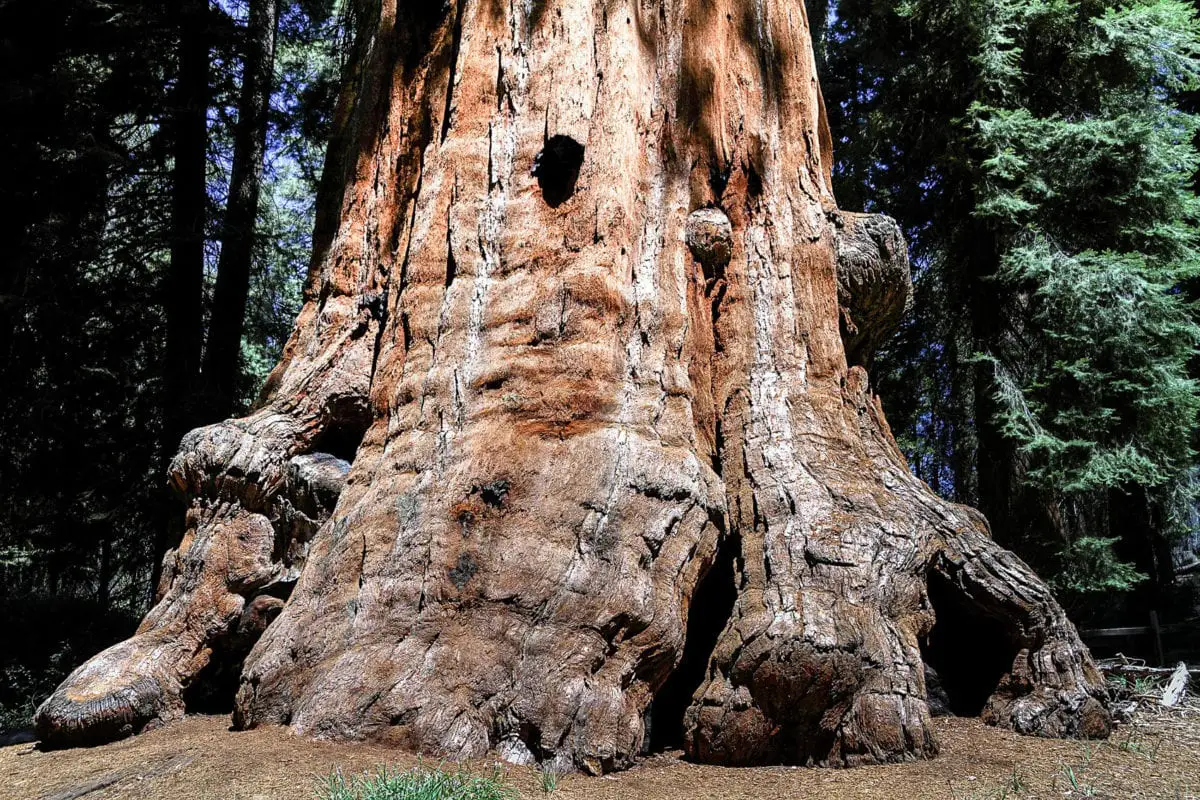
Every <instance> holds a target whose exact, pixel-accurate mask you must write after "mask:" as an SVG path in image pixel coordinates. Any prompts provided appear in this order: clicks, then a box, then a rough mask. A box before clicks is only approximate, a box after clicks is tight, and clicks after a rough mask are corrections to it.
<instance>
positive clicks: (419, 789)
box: [316, 765, 517, 800]
mask: <svg viewBox="0 0 1200 800" xmlns="http://www.w3.org/2000/svg"><path fill="white" fill-rule="evenodd" d="M516 798H517V793H516V791H515V790H514V789H513V788H512V787H511V786H509V785H508V784H507V783H506V782H505V780H504V776H503V775H501V773H500V771H499V770H493V771H492V773H491V774H490V775H476V774H474V773H472V772H470V771H468V770H466V769H464V768H461V767H460V768H459V769H457V770H454V771H449V770H446V769H443V768H442V767H439V768H437V769H426V768H425V767H423V766H420V765H418V766H417V767H414V768H413V769H410V770H407V771H399V770H392V769H389V768H387V767H381V768H380V769H379V770H377V771H376V772H375V773H373V774H372V773H368V774H365V775H359V776H355V777H352V778H347V777H346V776H345V775H343V774H342V772H341V770H335V771H334V772H332V773H330V774H329V775H326V776H325V777H324V778H322V779H321V780H320V782H319V783H318V785H317V790H316V800H516Z"/></svg>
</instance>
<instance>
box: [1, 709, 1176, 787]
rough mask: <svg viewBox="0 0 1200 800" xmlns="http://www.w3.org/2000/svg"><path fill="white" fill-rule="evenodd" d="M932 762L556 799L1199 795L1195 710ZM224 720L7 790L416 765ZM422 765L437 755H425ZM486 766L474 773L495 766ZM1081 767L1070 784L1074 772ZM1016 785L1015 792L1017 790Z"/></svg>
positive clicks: (964, 742) (975, 745) (10, 751)
mask: <svg viewBox="0 0 1200 800" xmlns="http://www.w3.org/2000/svg"><path fill="white" fill-rule="evenodd" d="M936 726H937V734H938V738H939V739H940V740H941V743H942V754H941V756H940V757H938V758H937V759H934V760H932V761H922V762H915V763H909V764H900V765H895V766H878V767H864V768H860V769H855V770H823V769H791V768H774V769H723V768H718V767H706V766H698V765H695V764H689V763H687V762H685V761H682V760H681V759H680V757H679V754H678V753H667V754H662V755H657V756H653V757H651V758H648V759H646V760H644V761H643V762H641V763H640V764H639V765H638V766H637V767H636V768H635V769H632V770H630V771H628V772H624V773H621V774H618V775H613V776H609V777H605V778H588V777H583V776H576V775H569V776H565V777H562V778H560V779H559V783H558V788H557V790H556V791H555V792H554V794H553V796H554V797H556V798H561V800H576V799H578V800H610V799H611V800H618V799H619V800H660V799H661V800H677V799H682V798H686V799H688V800H717V798H720V800H738V799H739V798H831V799H833V800H849V799H850V798H858V799H861V800H885V799H886V800H897V799H899V800H938V799H940V798H948V799H949V800H998V799H999V798H1010V799H1012V798H1063V797H1068V798H1071V797H1094V798H1108V800H1126V799H1127V798H1130V799H1132V798H1172V799H1173V798H1188V799H1190V800H1196V799H1197V798H1200V705H1192V706H1190V707H1187V708H1185V709H1183V710H1181V711H1176V712H1172V713H1170V714H1167V713H1160V714H1155V715H1143V716H1142V717H1140V718H1139V719H1138V720H1137V721H1136V722H1135V724H1133V725H1126V726H1123V727H1121V728H1119V729H1118V732H1117V734H1116V735H1115V736H1114V737H1113V738H1112V739H1111V740H1109V741H1108V742H1103V743H1096V742H1093V743H1090V744H1084V743H1080V742H1068V741H1050V740H1044V739H1031V738H1025V737H1021V736H1017V735H1015V734H1012V733H1009V732H1007V731H1001V730H996V729H994V728H989V727H987V726H985V725H983V724H982V723H980V722H979V721H978V720H972V719H943V720H938V721H936ZM228 728H229V723H228V719H227V718H226V717H189V718H188V719H186V720H184V721H182V722H179V723H175V724H173V725H169V726H167V727H164V728H161V729H159V730H155V731H152V732H149V733H146V734H144V735H142V736H138V737H135V738H133V739H130V740H127V741H124V742H119V743H117V744H112V745H107V746H104V747H96V748H91V749H78V750H63V751H54V752H42V751H40V750H38V749H37V748H36V746H35V745H32V744H22V745H15V746H11V747H5V748H2V749H0V798H6V799H7V798H12V800H77V798H85V799H86V800H109V799H110V798H138V800H284V799H287V800H311V798H312V797H313V792H314V786H315V783H316V781H317V779H318V778H319V776H322V775H325V774H328V773H329V772H330V771H331V770H333V769H335V768H340V769H341V770H342V771H343V772H344V773H346V774H354V773H358V772H364V771H371V770H374V769H376V768H378V767H380V766H383V765H387V766H390V767H393V768H407V767H410V766H413V765H415V764H416V763H417V759H416V758H414V757H412V756H409V755H407V754H404V753H399V752H396V751H395V750H392V749H389V748H386V747H381V746H377V745H365V744H332V743H328V742H319V741H312V740H309V739H304V738H301V737H298V736H295V735H292V734H291V733H289V732H288V731H287V730H286V729H283V728H262V729H258V730H254V731H248V732H241V733H235V732H231V731H230V730H229V729H228ZM426 763H427V764H429V763H430V762H428V761H426ZM492 767H493V764H492V763H491V762H476V763H473V764H471V765H470V768H472V769H476V770H490V769H492ZM502 769H503V770H504V771H505V773H506V774H507V776H508V779H509V781H510V782H511V783H512V785H514V786H515V787H516V788H517V789H518V790H519V791H520V792H521V794H522V797H525V798H536V797H544V796H545V795H544V793H543V790H542V783H541V778H540V775H539V774H538V773H537V772H536V771H535V770H533V769H528V768H519V767H511V766H510V767H503V768H502ZM1068 770H1070V771H1071V772H1072V773H1073V774H1074V778H1075V781H1074V785H1073V784H1072V781H1071V778H1070V776H1069V775H1068ZM1017 786H1019V789H1018V788H1015V787H1017Z"/></svg>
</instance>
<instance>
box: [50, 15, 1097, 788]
mask: <svg viewBox="0 0 1200 800" xmlns="http://www.w3.org/2000/svg"><path fill="white" fill-rule="evenodd" d="M358 12H359V20H360V23H359V24H360V27H361V30H360V36H359V39H358V45H357V51H358V55H357V57H356V59H355V61H354V63H353V67H352V69H351V72H350V75H349V76H348V81H347V84H346V89H345V90H344V92H343V97H342V101H341V104H340V109H339V114H338V120H337V125H338V128H337V130H338V135H337V138H336V140H335V142H334V144H333V147H332V148H331V155H330V160H329V165H328V169H327V176H326V189H325V191H324V196H323V198H322V213H321V218H320V220H319V222H318V228H317V233H316V241H317V246H316V253H315V255H314V261H313V271H312V275H311V278H310V280H309V285H308V290H307V292H308V293H307V302H306V305H305V307H304V310H303V312H302V314H301V316H300V319H299V321H298V323H297V326H296V330H295V333H294V335H293V337H292V340H291V342H290V343H289V345H288V347H287V351H286V353H285V355H284V358H283V361H282V363H281V364H280V365H279V367H278V368H277V369H276V370H275V372H274V374H273V375H272V377H271V379H270V381H269V384H268V387H267V389H266V390H265V392H264V395H263V399H262V401H261V402H260V404H259V407H258V410H257V411H256V412H255V413H253V414H252V415H251V416H250V417H248V418H246V419H240V420H233V421H230V422H227V423H224V424H222V425H218V426H215V427H211V428H207V429H203V430H199V431H195V432H193V433H191V434H190V435H189V436H188V437H187V438H186V439H185V440H184V442H183V447H182V450H181V452H180V454H179V455H178V457H177V458H176V460H175V463H174V465H173V468H172V476H171V477H172V480H173V481H174V483H175V485H176V486H178V488H179V489H180V491H181V492H182V493H183V494H184V495H185V496H186V497H187V498H188V500H189V503H190V509H189V511H188V528H187V534H186V536H185V537H184V540H183V542H182V543H181V544H180V546H179V548H178V549H177V550H176V551H175V552H174V553H172V554H171V555H170V556H169V557H168V564H167V569H166V570H165V573H166V577H165V578H164V583H163V587H162V589H161V592H162V595H161V600H160V602H159V604H158V605H157V606H156V607H155V609H154V610H153V611H152V612H151V613H150V615H149V616H148V617H147V619H146V621H145V622H144V623H143V625H142V627H141V629H140V631H139V632H138V634H137V635H136V636H135V637H134V638H132V639H130V640H129V641H127V642H124V643H122V644H120V645H117V646H116V647H114V648H112V649H111V650H108V651H106V652H105V653H102V654H100V655H99V656H97V657H96V658H94V659H93V660H92V661H90V662H89V663H87V664H85V665H84V666H83V667H81V668H80V669H79V670H78V671H76V673H75V674H73V675H72V676H71V677H70V678H68V680H67V681H66V682H65V683H64V684H63V686H62V687H61V688H60V689H59V690H58V692H57V693H56V694H55V695H54V696H53V697H52V698H51V699H50V700H48V701H47V702H46V704H45V705H44V706H43V707H42V708H41V709H40V711H39V713H38V719H37V722H38V730H39V732H40V734H41V736H42V738H43V740H44V741H45V742H46V743H47V744H50V745H70V744H76V743H87V742H96V741H101V740H105V739H110V738H113V737H116V736H121V735H125V734H128V733H131V732H136V731H138V730H140V729H142V728H144V727H145V726H147V725H149V724H156V723H158V722H160V721H162V720H167V719H171V718H173V717H177V716H179V715H180V714H182V713H183V711H184V709H185V708H186V707H187V705H188V702H189V697H191V696H193V695H194V693H196V692H197V691H199V689H200V688H201V687H203V686H205V685H206V682H208V683H210V684H211V683H212V682H213V681H217V680H218V678H219V676H221V675H225V676H226V677H228V676H229V675H230V674H232V675H234V676H236V675H237V668H238V665H240V664H242V662H243V660H244V666H242V668H241V672H240V685H238V681H237V679H236V678H235V680H234V681H233V683H232V684H230V685H229V687H228V689H227V691H228V693H229V694H230V695H232V693H233V691H234V689H233V686H234V685H238V686H237V689H236V703H235V706H234V710H233V716H234V722H235V725H236V726H238V727H243V728H245V727H252V726H255V725H261V724H267V723H282V724H286V725H290V726H291V727H292V728H293V729H295V730H296V731H298V732H301V733H305V734H310V735H315V736H322V737H330V738H338V739H357V738H370V739H375V740H382V741H386V742H392V743H395V744H396V745H397V746H402V747H406V748H411V749H416V750H421V751H424V752H427V753H431V754H442V755H448V756H451V757H457V756H479V755H482V754H484V753H485V752H487V751H488V750H489V749H493V750H496V751H498V752H499V753H500V754H501V755H502V756H504V757H506V758H508V759H510V760H513V761H517V762H533V761H538V762H541V763H543V764H547V765H549V766H550V767H552V768H555V769H568V768H569V769H583V770H586V771H589V772H593V773H598V772H605V771H609V770H614V769H620V768H622V767H625V766H627V765H629V764H630V763H631V762H632V760H633V759H634V758H635V757H636V756H637V755H638V754H639V752H641V751H642V750H643V749H644V748H645V747H647V746H658V745H671V744H676V743H678V744H682V745H683V746H684V747H685V748H686V750H687V752H688V753H689V754H690V755H691V757H693V758H696V759H699V760H702V761H706V762H711V763H720V764H743V765H748V764H781V763H789V764H809V763H811V764H829V765H855V764H865V763H875V762H886V761H897V760H904V759H910V758H914V757H927V756H930V755H932V754H934V753H935V752H936V749H937V744H936V742H935V740H934V737H933V734H932V731H931V726H930V714H929V710H928V704H927V700H926V697H927V691H926V690H927V687H926V662H928V663H929V664H931V665H933V666H934V667H936V669H937V671H938V672H939V673H940V674H941V683H942V685H943V686H944V688H945V691H946V694H947V695H948V696H949V701H950V703H951V705H952V707H953V708H954V710H956V711H957V712H958V713H974V714H982V715H983V716H984V717H985V718H986V719H987V720H988V721H990V722H993V723H995V724H997V725H1004V726H1007V727H1011V728H1013V729H1015V730H1018V731H1020V732H1022V733H1030V734H1042V735H1048V736H1095V735H1103V734H1105V733H1106V732H1107V731H1108V728H1109V716H1108V713H1107V711H1106V710H1105V699H1106V694H1105V690H1104V687H1103V682H1102V680H1101V677H1100V675H1099V674H1098V673H1097V671H1096V669H1095V667H1094V665H1093V663H1092V661H1091V658H1090V656H1089V654H1088V652H1087V650H1086V648H1085V647H1084V646H1083V645H1082V644H1081V643H1080V640H1079V638H1078V636H1077V634H1076V632H1075V629H1074V628H1073V627H1072V625H1071V623H1070V622H1069V621H1068V620H1067V618H1066V616H1065V614H1064V613H1063V611H1062V609H1061V608H1060V607H1059V605H1058V604H1057V603H1056V602H1055V600H1054V599H1053V597H1052V596H1051V594H1050V592H1049V591H1048V589H1047V588H1046V586H1045V585H1044V584H1043V583H1042V582H1041V581H1040V580H1039V579H1038V578H1037V577H1036V576H1035V575H1034V574H1033V573H1032V572H1030V570H1029V569H1028V568H1027V567H1026V566H1025V565H1024V564H1023V563H1022V562H1021V561H1020V560H1018V559H1017V558H1015V557H1014V556H1012V555H1011V554H1009V553H1007V552H1005V551H1004V550H1002V549H1000V548H999V547H997V546H996V545H995V544H994V543H993V542H992V540H991V539H990V537H989V535H988V530H987V525H986V523H985V522H984V520H983V519H982V518H981V517H980V516H979V515H978V514H977V513H975V512H973V511H972V510H970V509H967V508H962V507H957V506H953V505H951V504H949V503H947V502H945V501H943V500H941V499H939V498H938V497H936V496H935V495H934V494H933V493H932V492H930V490H929V489H928V488H927V487H926V486H925V485H924V484H922V483H921V482H919V481H918V480H916V479H914V478H913V476H912V475H911V474H910V473H909V471H908V470H907V469H906V466H905V463H904V459H903V457H902V455H901V454H900V452H899V450H898V449H897V447H896V445H895V442H894V441H893V439H892V437H891V434H890V433H889V430H888V427H887V423H886V422H885V421H884V418H883V414H882V412H881V410H880V405H879V403H878V401H877V399H876V398H875V397H874V396H873V395H872V393H871V390H870V388H869V385H868V378H867V372H866V371H865V370H866V367H867V366H869V364H870V360H871V353H872V352H873V350H874V348H875V347H877V346H878V345H879V343H880V342H881V341H883V340H884V339H885V337H886V336H887V335H888V334H889V333H890V332H891V330H892V329H893V328H894V326H895V325H896V323H897V322H898V320H899V319H900V317H901V315H902V314H903V313H904V310H905V308H906V307H907V305H908V304H909V303H910V301H911V289H910V279H909V270H908V261H907V256H906V255H905V250H904V244H903V241H902V239H901V236H900V233H899V231H898V229H897V227H896V225H895V223H894V222H892V221H891V220H889V219H887V218H884V217H877V216H866V215H854V214H847V213H843V212H841V211H839V210H838V209H837V207H836V205H835V202H834V198H833V195H832V193H831V190H830V164H831V153H830V142H831V139H830V135H829V131H828V128H827V125H826V122H825V118H824V113H823V108H822V100H821V94H820V89H819V87H818V85H817V79H816V75H815V74H814V66H813V54H812V49H811V43H810V40H809V30H808V25H807V22H806V19H805V10H804V4H803V2H801V0H664V1H663V2H654V3H647V2H640V1H638V0H547V1H546V2H542V1H540V0H538V1H536V2H535V1H534V0H517V1H516V2H497V0H455V2H446V3H437V2H430V1H429V0H382V1H381V2H380V1H379V0H377V2H375V3H374V4H372V3H370V2H362V3H360V4H359V8H358ZM343 484H344V488H343ZM339 493H340V496H339ZM285 601H286V602H285ZM256 640H257V641H256ZM251 646H252V648H253V649H250V648H251ZM247 653H248V655H247Z"/></svg>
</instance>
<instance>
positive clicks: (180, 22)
mask: <svg viewBox="0 0 1200 800" xmlns="http://www.w3.org/2000/svg"><path fill="white" fill-rule="evenodd" d="M172 16H173V22H174V24H175V28H176V31H177V35H178V47H179V62H178V64H179V72H178V76H177V83H176V85H175V91H174V97H173V109H172V118H171V125H170V132H171V136H172V146H171V150H172V157H173V161H174V165H173V167H172V170H171V259H170V265H169V267H168V271H167V277H166V280H165V281H164V285H163V309H164V311H165V312H166V313H165V316H166V327H167V342H166V363H165V364H164V369H163V394H162V400H163V433H162V449H163V457H164V460H167V459H169V458H170V456H171V454H172V453H174V452H175V450H176V448H178V446H179V441H180V439H181V438H182V437H183V434H185V433H187V431H188V430H189V429H190V428H191V427H192V426H193V425H194V424H196V419H197V407H198V405H199V390H200V359H201V352H202V348H203V343H204V319H203V302H204V221H205V206H206V204H207V200H208V196H207V191H208V187H207V179H206V178H207V172H206V170H207V166H208V105H209V100H210V95H211V87H210V85H209V60H208V59H209V34H210V28H209V8H208V0H179V2H178V3H177V4H176V5H175V6H174V7H173V9H172ZM162 505H163V508H164V511H163V519H162V522H161V523H160V524H159V526H158V527H159V531H160V533H159V534H158V537H157V539H158V541H157V542H156V546H155V568H154V575H153V580H152V583H151V585H152V586H157V584H158V579H159V574H160V569H161V568H160V565H159V563H158V559H159V557H161V556H162V554H163V553H164V552H165V551H166V549H167V546H168V544H169V542H170V541H171V539H172V538H173V533H172V530H173V528H174V527H176V526H169V525H168V519H169V518H170V517H171V516H173V512H174V511H175V506H174V504H173V503H171V501H170V499H169V498H168V497H167V496H165V494H164V497H163V499H162Z"/></svg>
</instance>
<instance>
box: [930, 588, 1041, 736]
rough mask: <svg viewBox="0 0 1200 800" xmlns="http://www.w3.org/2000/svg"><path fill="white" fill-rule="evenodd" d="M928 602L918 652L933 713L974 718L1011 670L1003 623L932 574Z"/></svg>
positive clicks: (1013, 651)
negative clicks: (930, 620)
mask: <svg viewBox="0 0 1200 800" xmlns="http://www.w3.org/2000/svg"><path fill="white" fill-rule="evenodd" d="M929 600H930V603H931V604H932V605H933V610H934V614H935V615H936V617H937V621H936V623H935V624H934V626H933V630H932V631H931V632H930V634H929V637H928V639H927V641H925V642H924V643H922V646H921V656H922V658H923V660H924V661H925V665H926V690H927V694H928V696H929V704H930V711H931V712H932V713H933V714H934V716H948V715H951V716H956V717H978V716H979V715H980V714H981V713H982V712H983V709H984V707H985V706H986V705H987V702H988V699H989V698H990V697H991V696H992V694H993V693H995V691H996V688H997V686H999V684H1000V681H1001V679H1003V678H1004V676H1005V675H1006V674H1008V672H1009V671H1010V670H1011V669H1012V666H1013V660H1014V659H1015V658H1016V656H1017V650H1018V648H1017V646H1016V645H1015V644H1014V643H1013V642H1012V641H1011V638H1010V636H1009V634H1008V632H1007V631H1006V630H1005V627H1004V625H1003V624H1002V623H1001V622H1000V621H999V620H997V619H995V618H994V617H990V616H988V615H987V614H985V613H983V611H982V610H980V609H979V608H976V607H974V606H973V605H972V604H971V603H970V601H969V600H968V599H967V597H966V595H965V594H964V593H963V591H962V590H961V589H958V588H956V587H955V586H953V585H952V584H951V583H950V581H949V580H947V579H946V578H945V577H943V576H940V575H938V574H936V573H933V574H930V576H929Z"/></svg>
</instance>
